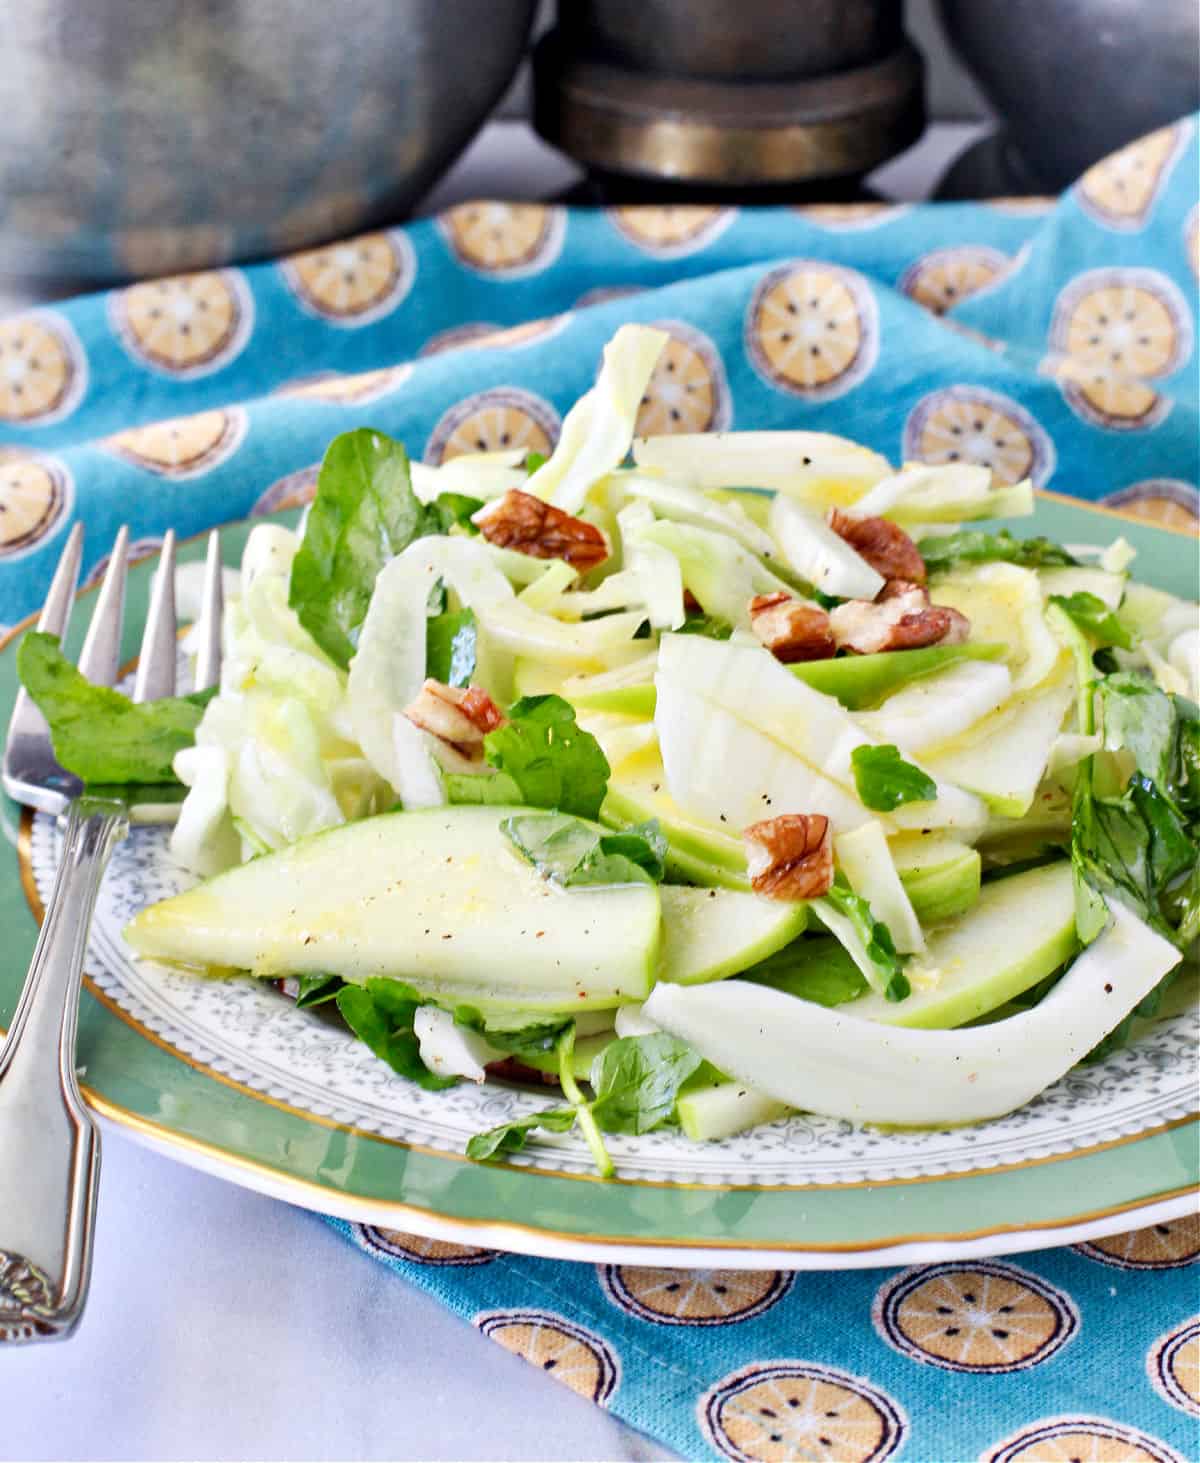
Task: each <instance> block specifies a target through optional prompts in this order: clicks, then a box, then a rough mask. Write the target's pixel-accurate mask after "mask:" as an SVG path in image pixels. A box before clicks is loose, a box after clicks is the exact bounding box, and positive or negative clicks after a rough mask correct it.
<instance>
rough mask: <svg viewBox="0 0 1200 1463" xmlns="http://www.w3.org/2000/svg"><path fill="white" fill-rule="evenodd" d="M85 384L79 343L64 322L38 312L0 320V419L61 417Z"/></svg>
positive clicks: (39, 421) (29, 423)
mask: <svg viewBox="0 0 1200 1463" xmlns="http://www.w3.org/2000/svg"><path fill="white" fill-rule="evenodd" d="M86 385H87V360H86V357H85V356H84V353H83V347H82V346H81V345H80V344H79V340H78V338H77V337H76V335H75V332H74V330H73V329H72V328H71V326H70V325H68V324H67V322H66V321H65V320H63V319H61V318H60V317H59V316H57V315H53V314H51V313H50V312H49V311H43V310H39V311H35V312H33V313H31V314H28V315H14V316H12V318H11V319H8V320H0V422H13V423H15V424H16V425H17V426H22V427H36V426H48V425H49V424H50V423H51V422H58V421H61V420H62V419H63V417H65V416H68V415H69V414H70V413H71V412H72V411H74V409H75V407H76V406H77V405H78V403H79V399H80V397H81V396H82V395H83V392H84V388H85V387H86Z"/></svg>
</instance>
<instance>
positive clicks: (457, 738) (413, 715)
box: [404, 679, 504, 763]
mask: <svg viewBox="0 0 1200 1463" xmlns="http://www.w3.org/2000/svg"><path fill="white" fill-rule="evenodd" d="M404 714H405V716H407V717H408V719H409V721H411V722H412V724H413V725H414V726H419V727H420V728H421V730H422V731H424V732H428V733H429V735H430V736H433V737H436V738H437V739H438V741H439V742H444V743H445V744H446V746H447V747H448V748H450V749H451V750H452V751H454V752H457V753H458V755H459V757H461V758H463V759H465V760H466V761H467V762H471V763H477V762H482V761H483V739H484V737H485V736H486V735H487V734H488V732H490V731H495V730H496V728H497V727H498V726H503V725H504V714H503V712H502V711H501V710H500V708H499V707H498V706H497V705H496V703H495V702H494V701H493V700H492V698H491V697H490V696H489V695H488V693H487V692H486V691H481V690H480V689H479V687H478V686H470V687H468V688H467V689H466V690H463V689H461V688H460V687H458V686H446V685H443V684H442V682H441V681H435V680H432V679H430V680H427V681H426V682H425V684H424V685H423V686H422V687H421V689H420V691H418V693H417V695H416V698H415V699H414V700H413V701H412V702H411V704H410V705H408V706H406V707H405V708H404Z"/></svg>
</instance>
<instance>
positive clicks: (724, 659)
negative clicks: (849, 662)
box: [659, 635, 986, 831]
mask: <svg viewBox="0 0 1200 1463" xmlns="http://www.w3.org/2000/svg"><path fill="white" fill-rule="evenodd" d="M664 679H671V680H674V681H678V682H680V683H681V684H682V685H685V686H689V687H692V688H693V689H694V690H695V691H696V692H697V693H698V694H699V695H700V696H701V697H702V698H703V699H704V700H706V701H707V702H709V703H710V705H713V706H719V707H721V708H722V709H723V710H725V711H727V712H729V713H730V715H732V716H734V717H736V718H737V719H739V720H740V721H742V722H743V723H744V724H745V725H748V726H751V727H753V728H754V729H755V730H756V731H758V732H759V733H760V735H761V736H764V737H765V738H766V739H768V740H769V741H771V742H774V743H775V744H776V746H778V747H780V748H781V749H783V750H786V751H788V752H790V754H791V756H792V758H793V759H795V760H799V761H802V762H804V763H807V764H808V765H809V766H810V767H811V768H812V769H813V770H814V771H816V772H817V773H819V774H820V775H821V777H822V778H824V779H827V780H829V781H831V782H833V783H835V784H837V785H838V786H839V787H840V788H841V789H842V790H843V791H844V792H845V793H846V794H847V795H848V796H850V797H851V798H852V800H853V801H854V802H855V803H858V786H857V782H856V779H855V776H854V771H853V765H852V762H851V754H852V753H853V751H854V749H855V748H856V747H862V746H870V745H872V744H873V741H874V739H873V738H872V737H870V736H868V734H867V733H866V732H865V731H863V729H862V728H861V727H860V726H859V724H858V722H857V721H856V720H855V718H854V717H853V716H852V715H851V714H850V713H849V712H848V711H846V709H845V708H844V707H842V706H840V705H839V704H838V702H837V701H836V700H835V699H834V698H833V697H832V696H826V695H823V694H822V693H821V692H820V691H814V690H813V688H812V687H811V686H806V685H805V684H804V682H803V681H800V680H798V679H797V678H796V677H795V676H794V675H792V674H791V672H790V671H789V670H788V668H787V667H786V666H784V665H781V664H780V663H779V661H777V660H776V659H775V657H774V656H773V655H772V654H771V653H770V651H768V650H765V649H763V647H761V646H758V645H748V644H744V643H738V642H736V641H733V640H730V641H726V642H721V641H716V640H707V639H705V638H704V637H703V636H700V635H664V636H663V638H662V642H661V644H660V647H659V686H660V692H661V685H662V681H663V680H664ZM703 732H704V725H703V722H701V723H700V724H698V725H697V727H695V728H694V729H693V735H694V736H702V735H703ZM718 780H719V778H718ZM673 795H674V794H673ZM860 806H861V804H860ZM774 811H775V812H776V813H811V812H823V811H824V809H822V808H806V807H804V806H803V805H802V804H795V803H793V804H786V805H785V804H781V803H779V802H776V803H775V807H774ZM758 816H759V817H765V816H768V814H766V813H759V814H758ZM985 816H986V815H985V812H984V809H983V805H982V804H981V803H980V801H979V799H978V798H976V797H973V796H972V795H971V794H970V793H967V792H964V791H963V789H962V788H961V787H955V786H954V784H953V783H952V782H950V781H948V780H945V778H943V779H942V780H940V781H938V786H937V797H936V799H935V800H934V801H931V802H921V803H906V804H902V805H901V806H900V807H898V808H896V809H895V810H894V811H893V812H892V813H890V814H889V815H888V816H887V818H886V819H885V821H886V822H887V823H888V824H889V826H892V827H895V828H913V827H917V828H948V827H961V828H972V829H978V828H982V827H983V824H984V822H985ZM865 817H866V814H864V815H863V817H862V818H860V819H859V820H858V821H859V822H862V821H863V820H864V819H865ZM857 826H858V823H856V822H850V823H847V822H845V821H840V822H837V824H836V831H840V830H841V829H842V828H854V827H857Z"/></svg>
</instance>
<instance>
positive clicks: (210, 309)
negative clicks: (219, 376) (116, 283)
mask: <svg viewBox="0 0 1200 1463" xmlns="http://www.w3.org/2000/svg"><path fill="white" fill-rule="evenodd" d="M108 308H109V316H110V319H111V321H112V325H113V329H114V330H115V331H116V333H117V335H118V337H119V338H120V340H121V343H122V345H123V346H124V347H125V349H126V350H127V351H128V352H129V354H130V355H131V356H133V357H134V359H135V360H138V361H141V362H142V363H143V364H144V365H147V366H151V367H153V368H154V369H155V370H157V371H161V372H163V373H164V374H165V375H168V376H178V377H180V378H184V379H187V378H190V377H194V376H205V375H208V373H209V372H211V371H216V370H219V369H220V368H221V367H222V366H225V365H228V363H229V362H230V361H231V360H233V358H234V357H235V356H236V355H237V354H238V353H239V352H240V351H241V349H242V347H243V346H244V345H245V344H246V341H247V340H248V339H249V336H250V330H251V327H252V325H253V321H254V303H253V299H252V297H251V294H250V291H249V289H248V288H247V287H246V282H245V280H244V279H243V278H242V276H241V274H239V273H238V271H237V270H234V269H221V270H212V271H209V272H208V273H204V274H179V275H175V276H174V277H173V278H171V279H152V280H147V281H145V283H143V284H135V285H131V286H130V287H129V288H128V289H124V290H117V291H115V292H114V293H113V294H111V295H110V296H109V304H108Z"/></svg>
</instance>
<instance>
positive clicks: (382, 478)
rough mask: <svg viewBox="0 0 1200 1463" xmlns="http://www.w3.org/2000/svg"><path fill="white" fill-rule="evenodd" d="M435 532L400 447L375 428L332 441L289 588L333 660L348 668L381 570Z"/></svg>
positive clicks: (290, 600)
mask: <svg viewBox="0 0 1200 1463" xmlns="http://www.w3.org/2000/svg"><path fill="white" fill-rule="evenodd" d="M436 531H438V526H437V521H436V515H432V516H431V515H430V514H429V513H428V512H427V511H426V509H425V508H424V507H423V506H422V505H421V503H419V502H418V501H417V498H416V496H415V495H414V493H413V490H412V483H411V482H410V480H409V472H408V455H407V454H406V453H405V451H404V448H403V446H402V445H401V444H400V443H399V442H396V441H394V440H393V439H392V438H391V437H388V436H385V435H384V433H382V432H377V431H374V430H373V429H372V428H370V427H360V428H358V429H357V430H355V431H353V432H343V433H342V434H341V435H340V436H338V437H335V438H334V439H333V441H332V442H331V443H330V444H329V446H328V447H327V448H326V450H325V459H324V461H323V462H322V463H321V472H320V475H319V477H318V478H317V495H316V497H315V498H314V499H313V503H312V507H311V508H310V509H309V513H308V520H307V523H306V525H305V529H304V538H303V540H302V541H301V544H300V549H299V552H298V553H297V554H296V558H295V562H294V563H293V565H292V577H291V584H290V586H289V590H288V603H289V604H290V605H291V607H292V608H293V609H294V610H295V611H296V613H297V614H298V615H299V617H300V623H301V624H302V625H303V626H304V627H305V629H306V630H308V631H309V633H310V634H311V635H312V637H313V639H314V640H315V641H316V642H317V644H318V645H319V646H320V647H321V649H322V650H324V651H325V653H326V655H328V656H329V657H330V659H331V660H333V661H335V662H336V663H337V664H338V665H340V666H345V665H348V664H349V663H350V658H351V656H353V654H354V651H355V647H356V645H357V643H358V632H359V630H360V628H361V626H362V622H363V620H364V619H365V618H366V614H367V606H368V604H369V603H370V600H371V592H372V590H373V589H374V587H375V580H376V577H377V576H378V574H379V571H380V570H381V569H382V568H383V566H384V565H385V564H386V563H387V562H388V560H389V559H391V558H394V557H395V555H396V554H398V553H399V552H400V551H401V550H402V549H404V548H406V547H407V546H408V545H409V544H410V543H412V541H413V539H416V538H421V537H422V536H424V535H425V534H427V533H430V532H436Z"/></svg>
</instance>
